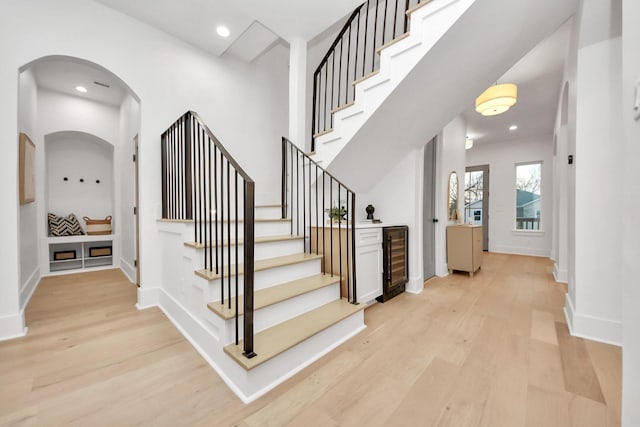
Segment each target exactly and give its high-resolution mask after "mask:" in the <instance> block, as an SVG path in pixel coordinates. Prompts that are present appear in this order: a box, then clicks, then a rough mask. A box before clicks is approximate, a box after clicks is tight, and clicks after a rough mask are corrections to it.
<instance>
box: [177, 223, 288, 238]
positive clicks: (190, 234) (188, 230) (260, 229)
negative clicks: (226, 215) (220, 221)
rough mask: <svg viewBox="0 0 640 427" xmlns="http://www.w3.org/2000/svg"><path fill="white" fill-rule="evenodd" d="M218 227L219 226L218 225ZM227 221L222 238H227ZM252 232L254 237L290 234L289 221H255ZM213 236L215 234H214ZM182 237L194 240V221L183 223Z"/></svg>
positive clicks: (232, 227) (232, 228)
mask: <svg viewBox="0 0 640 427" xmlns="http://www.w3.org/2000/svg"><path fill="white" fill-rule="evenodd" d="M243 224H244V223H240V225H239V228H238V237H239V239H241V240H242V233H243V227H244V226H243ZM218 227H219V226H218ZM227 231H228V229H227V223H226V222H225V223H224V240H226V239H227ZM254 233H255V236H256V237H265V236H282V235H290V234H291V223H290V222H288V221H274V222H260V221H256V222H255V228H254ZM214 237H215V235H214ZM218 237H219V240H220V239H221V234H220V228H218ZM231 237H232V238H231V240H234V239H235V223H233V222H232V223H231ZM182 238H183V240H184V241H185V242H193V241H194V240H195V225H194V223H192V222H190V223H184V232H183V233H182Z"/></svg>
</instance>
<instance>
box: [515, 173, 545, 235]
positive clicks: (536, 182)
mask: <svg viewBox="0 0 640 427" xmlns="http://www.w3.org/2000/svg"><path fill="white" fill-rule="evenodd" d="M541 180H542V162H534V163H521V164H517V165H516V230H540V207H541V203H542V194H541V193H540V188H541Z"/></svg>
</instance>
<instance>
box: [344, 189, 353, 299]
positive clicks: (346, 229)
mask: <svg viewBox="0 0 640 427" xmlns="http://www.w3.org/2000/svg"><path fill="white" fill-rule="evenodd" d="M345 192H346V193H347V225H346V227H345V233H346V236H345V245H346V248H345V250H346V256H347V260H346V261H347V265H346V270H347V293H348V294H349V296H348V297H347V301H349V302H352V300H351V296H350V294H351V275H350V274H349V270H351V266H350V264H349V237H350V236H349V213H351V212H352V211H351V208H349V191H346V190H345ZM352 220H353V218H352ZM351 232H352V233H353V228H351Z"/></svg>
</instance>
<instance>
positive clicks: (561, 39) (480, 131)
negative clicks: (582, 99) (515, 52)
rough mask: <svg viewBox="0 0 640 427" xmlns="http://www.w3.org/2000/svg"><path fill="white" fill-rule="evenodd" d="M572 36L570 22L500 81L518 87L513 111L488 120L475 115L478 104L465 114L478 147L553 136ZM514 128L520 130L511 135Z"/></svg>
mask: <svg viewBox="0 0 640 427" xmlns="http://www.w3.org/2000/svg"><path fill="white" fill-rule="evenodd" d="M570 33H571V21H567V22H566V23H565V24H564V25H562V26H561V27H560V28H559V29H558V30H557V31H556V32H555V33H553V34H552V35H551V36H549V37H548V38H547V39H545V40H543V41H542V42H540V44H538V45H537V46H536V47H534V48H533V49H532V50H531V51H530V52H529V53H528V54H526V55H525V56H524V57H523V58H522V59H520V60H519V61H518V62H517V63H516V64H515V65H514V66H513V67H512V68H511V69H510V70H509V71H507V72H506V73H505V74H504V75H503V76H502V77H500V79H498V83H515V84H517V85H518V102H517V103H516V105H514V106H513V107H511V109H509V111H507V112H506V113H503V114H499V115H497V116H489V117H485V116H482V115H480V114H479V113H477V112H476V111H475V103H474V104H472V105H470V106H469V107H468V108H467V109H466V110H465V111H464V112H463V117H464V118H465V120H466V121H467V135H468V136H469V138H471V139H473V140H474V144H476V143H479V144H482V143H486V142H498V141H507V140H514V139H524V138H529V137H532V136H537V135H551V134H552V133H553V126H554V122H555V118H556V112H557V107H558V99H559V97H560V91H561V90H562V87H561V86H562V72H563V66H564V59H565V56H566V54H567V49H568V44H569V37H570ZM470 66H473V64H470ZM478 95H480V94H478ZM514 124H515V125H517V126H518V129H517V130H516V131H510V130H509V126H511V125H514Z"/></svg>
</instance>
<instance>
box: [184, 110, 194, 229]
mask: <svg viewBox="0 0 640 427" xmlns="http://www.w3.org/2000/svg"><path fill="white" fill-rule="evenodd" d="M186 122H187V126H186V129H185V133H186V135H187V138H186V140H185V147H184V163H185V171H184V176H185V179H186V183H185V184H186V185H185V186H186V189H185V196H186V201H185V203H186V205H187V206H186V208H187V210H186V212H185V213H186V219H193V180H192V179H191V161H192V160H191V156H192V153H191V148H192V144H193V133H192V127H191V115H190V114H189V115H188V116H187V118H186Z"/></svg>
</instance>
